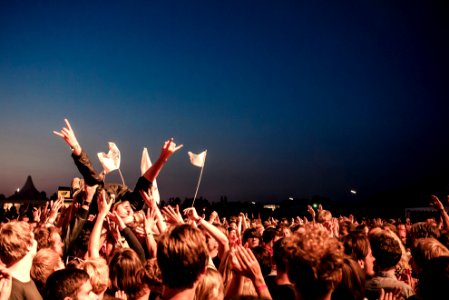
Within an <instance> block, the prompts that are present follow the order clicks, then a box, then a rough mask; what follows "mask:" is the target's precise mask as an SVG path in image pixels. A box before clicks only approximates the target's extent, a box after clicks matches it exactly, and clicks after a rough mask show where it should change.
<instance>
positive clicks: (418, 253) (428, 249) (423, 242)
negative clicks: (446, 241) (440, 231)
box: [411, 238, 449, 274]
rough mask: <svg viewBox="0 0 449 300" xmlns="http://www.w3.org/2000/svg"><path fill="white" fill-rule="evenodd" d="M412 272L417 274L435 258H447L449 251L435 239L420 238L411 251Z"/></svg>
mask: <svg viewBox="0 0 449 300" xmlns="http://www.w3.org/2000/svg"><path fill="white" fill-rule="evenodd" d="M411 252H412V259H411V264H412V267H413V271H414V272H416V273H417V274H419V273H420V272H421V271H422V270H423V269H424V268H425V266H426V264H427V263H428V262H429V261H430V260H431V259H432V258H435V257H439V256H449V250H448V248H446V246H444V245H443V244H442V243H440V242H439V241H438V240H436V239H435V238H421V239H418V240H417V241H416V243H415V246H414V247H413V248H412V249H411Z"/></svg>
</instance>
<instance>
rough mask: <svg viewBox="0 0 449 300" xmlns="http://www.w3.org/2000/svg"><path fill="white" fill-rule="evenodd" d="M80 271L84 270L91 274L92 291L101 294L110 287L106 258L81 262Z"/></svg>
mask: <svg viewBox="0 0 449 300" xmlns="http://www.w3.org/2000/svg"><path fill="white" fill-rule="evenodd" d="M78 268H79V269H83V270H84V271H86V272H87V274H89V278H90V283H91V284H92V291H93V292H94V293H95V294H97V295H98V294H101V293H102V292H104V291H105V290H106V289H107V288H108V286H109V282H110V280H109V266H108V264H107V262H106V260H105V259H104V258H94V259H89V260H85V261H83V262H81V263H80V264H79V265H78Z"/></svg>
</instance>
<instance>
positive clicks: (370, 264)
mask: <svg viewBox="0 0 449 300" xmlns="http://www.w3.org/2000/svg"><path fill="white" fill-rule="evenodd" d="M375 260H376V259H375V258H374V256H373V252H372V251H371V248H370V249H369V252H368V255H367V256H366V257H365V259H364V261H363V266H362V267H363V270H364V271H365V274H366V275H367V276H368V277H371V276H374V261H375Z"/></svg>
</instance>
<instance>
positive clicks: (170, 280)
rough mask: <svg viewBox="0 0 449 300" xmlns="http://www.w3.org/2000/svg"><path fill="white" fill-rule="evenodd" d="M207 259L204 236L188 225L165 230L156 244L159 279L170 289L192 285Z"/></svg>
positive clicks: (190, 286) (202, 272)
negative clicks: (160, 274) (159, 271)
mask: <svg viewBox="0 0 449 300" xmlns="http://www.w3.org/2000/svg"><path fill="white" fill-rule="evenodd" d="M208 259H209V257H208V250H207V246H206V243H205V238H204V235H203V234H202V233H201V231H200V230H199V229H197V228H195V227H193V226H191V225H188V224H183V225H179V226H176V227H173V228H172V229H171V230H169V231H167V232H165V233H164V234H162V235H161V237H160V239H159V241H158V244H157V262H158V265H159V268H160V270H161V273H162V281H163V283H164V285H166V286H168V287H169V288H172V289H174V288H179V289H189V288H193V286H194V284H195V283H196V282H197V281H198V279H199V278H200V276H201V275H202V274H204V272H205V269H206V265H207V262H208Z"/></svg>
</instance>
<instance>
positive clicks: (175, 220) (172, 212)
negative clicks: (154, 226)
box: [162, 205, 184, 225]
mask: <svg viewBox="0 0 449 300" xmlns="http://www.w3.org/2000/svg"><path fill="white" fill-rule="evenodd" d="M162 213H163V214H164V216H165V218H166V221H167V222H168V223H171V224H174V225H176V224H184V220H183V219H182V216H181V214H180V213H179V206H178V205H176V208H173V207H172V206H170V205H167V206H165V207H163V208H162Z"/></svg>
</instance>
